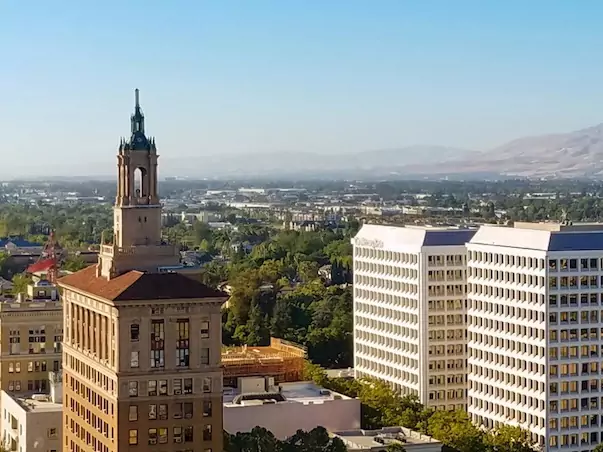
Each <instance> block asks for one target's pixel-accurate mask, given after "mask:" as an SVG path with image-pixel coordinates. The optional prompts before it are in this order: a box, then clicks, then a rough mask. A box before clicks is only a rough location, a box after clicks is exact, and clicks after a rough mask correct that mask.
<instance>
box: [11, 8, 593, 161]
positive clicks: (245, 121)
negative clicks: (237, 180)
mask: <svg viewBox="0 0 603 452" xmlns="http://www.w3.org/2000/svg"><path fill="white" fill-rule="evenodd" d="M34 3H35V7H31V5H29V6H30V7H29V8H27V9H25V8H24V7H23V6H22V5H18V4H12V5H3V6H2V7H1V9H0V12H2V18H0V25H1V27H0V39H1V40H2V42H4V43H9V45H7V46H5V48H4V49H3V57H4V58H3V60H4V62H5V63H6V67H7V68H8V70H4V71H2V74H1V75H0V98H2V99H3V101H4V102H3V104H4V105H8V106H9V108H3V109H0V121H1V122H2V124H3V126H4V127H3V139H4V146H3V148H4V149H5V150H6V155H20V154H25V153H26V154H27V155H29V156H30V158H31V159H32V160H33V162H34V164H35V162H36V161H42V160H43V159H50V157H49V155H52V156H54V158H55V159H57V160H58V161H67V162H69V161H70V160H75V159H77V160H78V161H81V162H84V163H86V162H90V163H91V164H95V163H97V162H100V161H106V156H108V155H110V154H111V153H112V152H113V151H114V150H115V148H116V146H117V144H118V141H117V140H118V137H119V136H120V135H123V134H125V133H126V132H127V129H126V130H124V124H125V121H127V116H124V115H123V113H122V112H124V111H129V109H131V105H132V102H133V99H132V98H131V93H132V90H133V89H134V88H140V89H141V92H142V103H143V107H144V108H146V109H147V110H148V111H150V112H152V115H151V117H150V120H149V123H148V128H149V131H150V133H151V134H153V135H157V136H161V137H162V138H161V142H160V143H158V146H159V147H160V148H161V150H162V151H161V152H163V153H164V154H167V155H169V156H170V157H173V158H187V157H196V156H205V155H221V154H238V153H243V154H249V155H252V154H256V153H266V152H315V153H346V152H358V151H370V150H373V149H387V148H399V147H403V146H408V145H413V144H442V145H447V146H455V147H460V148H469V149H476V150H484V149H488V148H490V147H493V146H495V145H498V144H501V143H502V142H504V141H506V140H508V139H512V138H517V137H520V136H524V135H532V134H540V133H548V132H558V131H559V132H564V131H569V130H572V129H579V128H582V127H585V126H588V125H592V124H596V123H599V122H601V121H602V119H603V116H601V115H600V113H599V105H600V104H601V101H603V94H602V93H601V92H600V90H599V89H598V79H599V77H598V72H599V71H598V69H599V66H600V63H598V62H597V61H596V60H593V58H592V57H591V55H593V54H596V49H597V48H598V44H599V43H600V42H601V33H600V32H599V31H597V30H596V28H597V27H596V25H597V24H596V23H595V22H594V21H595V17H597V14H596V12H597V11H599V10H601V8H603V6H602V5H600V4H598V3H595V2H582V3H581V6H582V8H580V9H579V10H578V9H577V8H573V7H572V6H571V5H570V4H568V3H565V2H546V3H545V2H543V1H534V2H530V4H529V5H525V4H523V3H520V2H517V1H512V2H505V3H504V4H502V3H501V4H488V5H482V4H480V3H479V2H476V1H463V2H455V4H454V5H450V4H447V3H446V2H443V1H427V2H394V1H383V2H379V4H378V5H376V4H375V3H370V4H369V3H365V2H359V1H358V2H345V3H344V2H333V3H329V4H321V5H320V8H308V7H307V4H303V3H301V2H288V3H287V4H286V5H284V4H281V3H277V2H272V1H263V2H254V4H253V6H252V5H250V4H245V3H244V2H235V1H230V2H216V3H199V4H197V3H196V2H188V1H180V2H176V3H170V7H169V8H166V7H165V4H162V3H158V2H140V1H133V2H129V3H128V4H127V5H123V4H118V3H116V2H109V3H105V5H107V7H105V8H98V7H95V6H91V5H82V4H77V3H74V2H67V3H65V4H63V5H62V7H57V6H56V5H54V6H52V7H50V6H49V5H47V4H44V3H43V2H34ZM578 67H583V68H588V70H577V69H576V68H578ZM41 143H42V144H41ZM82 147H85V150H82ZM32 166H35V165H33V164H32ZM45 166H46V165H45V164H42V165H40V168H41V171H43V169H44V167H45ZM34 172H35V171H34Z"/></svg>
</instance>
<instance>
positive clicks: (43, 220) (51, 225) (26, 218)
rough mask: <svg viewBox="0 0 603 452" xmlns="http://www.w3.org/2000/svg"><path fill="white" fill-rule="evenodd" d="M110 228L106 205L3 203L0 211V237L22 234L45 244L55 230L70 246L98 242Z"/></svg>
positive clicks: (108, 209) (75, 247) (109, 215)
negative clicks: (7, 204)
mask: <svg viewBox="0 0 603 452" xmlns="http://www.w3.org/2000/svg"><path fill="white" fill-rule="evenodd" d="M112 228H113V215H112V213H111V207H110V206H108V205H96V204H86V205H73V206H69V205H43V204H41V205H35V206H34V205H9V206H6V205H5V206H3V207H2V212H1V213H0V237H7V236H21V237H24V238H26V239H28V240H31V241H33V242H39V243H44V242H45V241H46V239H47V236H48V234H49V232H50V231H51V230H54V231H56V235H57V237H60V243H61V245H62V246H63V247H65V248H69V249H79V248H86V247H88V246H89V245H97V244H99V243H100V239H101V235H102V233H103V231H105V230H111V229H112Z"/></svg>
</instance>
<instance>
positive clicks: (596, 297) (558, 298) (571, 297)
mask: <svg viewBox="0 0 603 452" xmlns="http://www.w3.org/2000/svg"><path fill="white" fill-rule="evenodd" d="M600 298H601V294H600V293H582V294H563V295H549V306H551V307H559V306H561V307H565V306H578V302H580V305H582V306H585V305H599V301H600Z"/></svg>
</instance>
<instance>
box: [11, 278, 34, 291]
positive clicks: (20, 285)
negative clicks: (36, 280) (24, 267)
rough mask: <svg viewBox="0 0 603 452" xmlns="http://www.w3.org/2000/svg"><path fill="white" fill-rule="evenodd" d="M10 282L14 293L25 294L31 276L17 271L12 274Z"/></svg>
mask: <svg viewBox="0 0 603 452" xmlns="http://www.w3.org/2000/svg"><path fill="white" fill-rule="evenodd" d="M12 283H13V294H14V295H18V294H21V293H22V294H25V293H27V286H28V285H29V284H31V283H32V278H31V276H29V275H27V274H25V273H18V274H16V275H15V276H13V280H12Z"/></svg>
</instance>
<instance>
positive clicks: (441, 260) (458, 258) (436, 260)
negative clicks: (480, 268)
mask: <svg viewBox="0 0 603 452" xmlns="http://www.w3.org/2000/svg"><path fill="white" fill-rule="evenodd" d="M466 262H467V256H466V255H465V254H449V255H431V256H427V265H429V266H430V267H431V266H433V267H441V266H444V265H449V266H459V265H465V263H466Z"/></svg>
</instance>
